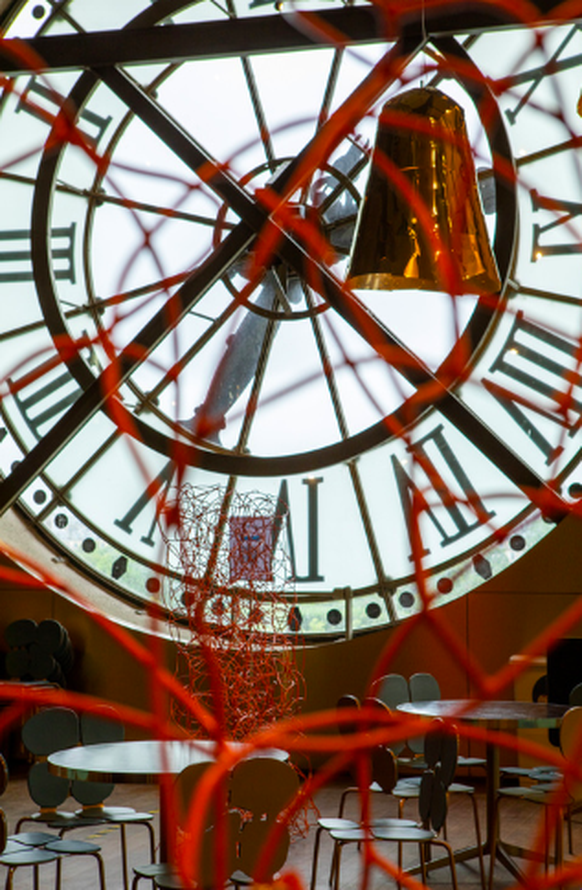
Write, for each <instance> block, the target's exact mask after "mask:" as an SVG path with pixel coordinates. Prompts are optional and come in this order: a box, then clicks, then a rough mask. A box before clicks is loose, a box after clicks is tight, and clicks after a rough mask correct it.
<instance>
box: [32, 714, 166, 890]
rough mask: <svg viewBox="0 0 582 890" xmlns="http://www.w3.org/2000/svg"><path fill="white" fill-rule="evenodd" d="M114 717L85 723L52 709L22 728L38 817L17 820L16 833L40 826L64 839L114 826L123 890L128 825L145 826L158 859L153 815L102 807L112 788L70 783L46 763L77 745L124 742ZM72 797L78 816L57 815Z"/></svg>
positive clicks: (152, 852)
mask: <svg viewBox="0 0 582 890" xmlns="http://www.w3.org/2000/svg"><path fill="white" fill-rule="evenodd" d="M115 717H116V712H115V710H114V709H113V708H110V707H109V706H104V707H103V708H102V709H100V710H99V711H98V712H97V715H96V716H95V715H85V714H83V715H82V717H81V719H79V716H78V715H77V713H76V712H75V711H73V710H71V709H70V708H61V707H50V708H44V709H42V710H40V711H37V713H36V714H33V716H32V717H30V718H29V719H28V720H27V721H26V723H25V724H24V726H23V728H22V741H23V743H24V745H25V747H26V748H27V749H28V751H29V752H30V753H31V754H33V755H34V756H35V757H36V758H37V760H36V762H35V763H34V764H33V765H32V766H31V768H30V770H29V773H28V778H27V783H28V791H29V794H30V796H31V798H32V800H33V801H34V802H35V803H36V804H37V805H38V807H39V810H38V812H35V813H32V814H30V815H28V816H23V817H22V818H21V819H19V821H18V823H17V825H16V831H17V832H18V831H20V829H21V827H22V825H24V824H25V823H26V822H36V823H38V822H42V823H43V824H45V825H46V826H47V827H49V828H53V829H55V830H56V831H58V832H59V835H60V836H61V838H62V836H63V835H64V834H65V833H66V832H69V831H72V830H76V829H80V828H88V827H90V826H97V825H103V824H114V825H117V826H118V827H119V828H120V842H121V861H122V871H123V878H124V887H125V890H127V888H128V877H127V840H126V835H125V827H126V825H128V824H138V825H143V826H145V827H146V829H147V830H148V835H149V848H150V856H151V861H152V862H153V861H154V859H155V838H154V832H153V828H152V826H151V824H150V823H151V821H152V820H153V816H152V814H151V813H136V811H135V810H134V809H133V808H131V807H127V808H126V807H105V806H104V805H103V801H104V800H105V799H106V798H107V797H108V796H109V794H111V792H112V791H113V787H114V786H113V785H112V784H109V783H102V782H79V781H76V782H70V781H69V779H64V778H61V777H59V776H54V775H53V774H52V773H50V772H49V769H48V763H47V760H46V758H47V757H48V756H49V755H50V754H52V753H53V752H54V751H59V750H61V749H63V748H72V747H74V746H75V745H78V744H79V743H82V744H97V743H99V742H104V741H120V740H121V739H122V738H123V733H124V730H123V725H122V724H121V723H120V722H119V721H118V720H116V719H115ZM69 796H72V797H73V798H74V799H75V800H76V801H77V803H80V804H81V808H80V809H77V810H75V811H74V812H71V811H67V810H62V809H59V807H60V806H61V804H63V803H64V802H65V800H67V798H68V797H69Z"/></svg>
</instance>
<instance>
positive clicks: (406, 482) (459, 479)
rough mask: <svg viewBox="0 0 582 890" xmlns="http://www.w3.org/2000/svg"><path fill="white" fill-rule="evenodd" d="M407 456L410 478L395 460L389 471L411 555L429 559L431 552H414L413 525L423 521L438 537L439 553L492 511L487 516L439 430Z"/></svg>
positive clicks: (488, 512)
mask: <svg viewBox="0 0 582 890" xmlns="http://www.w3.org/2000/svg"><path fill="white" fill-rule="evenodd" d="M407 451H408V452H409V453H410V454H411V455H412V457H413V458H414V472H413V473H409V472H408V471H407V470H406V469H405V467H404V465H403V464H402V463H401V461H400V460H399V459H398V458H397V457H396V456H395V455H392V469H393V471H394V477H395V479H396V485H397V488H398V494H399V496H400V502H401V504H402V510H403V513H404V517H405V520H406V527H407V529H408V535H409V538H410V543H411V548H412V553H413V554H414V553H415V552H416V553H417V554H418V555H421V556H427V555H428V554H429V553H430V548H427V547H425V546H424V545H422V544H421V545H420V547H421V549H420V550H419V549H418V546H417V545H418V543H419V536H418V521H417V520H418V519H419V518H420V517H421V516H423V515H425V516H426V517H427V518H428V519H429V521H430V522H431V524H432V526H433V528H434V529H435V531H436V532H437V534H438V536H439V538H440V543H441V547H446V546H447V545H449V544H452V543H453V542H455V541H458V540H459V539H461V538H464V537H465V536H466V535H470V534H471V532H473V531H474V530H475V529H477V528H479V527H480V526H482V525H484V524H485V523H487V522H489V521H490V520H491V519H492V518H493V517H494V516H495V511H493V510H488V509H487V507H486V506H485V504H484V503H483V501H482V499H481V497H480V496H479V494H478V493H477V489H476V488H475V486H474V485H473V483H472V482H471V480H470V478H469V476H468V474H467V473H466V471H465V470H464V469H463V467H462V465H461V463H460V461H459V459H458V457H457V455H456V454H455V452H454V451H453V449H452V447H451V445H450V443H449V442H448V441H447V439H446V437H445V433H444V427H443V424H439V425H438V426H436V427H435V428H434V429H433V430H431V431H430V432H429V433H427V434H426V435H425V436H423V438H422V439H419V440H418V441H417V442H414V443H413V444H411V445H409V446H408V448H407ZM435 496H436V497H435ZM410 558H411V559H412V558H413V556H411V557H410Z"/></svg>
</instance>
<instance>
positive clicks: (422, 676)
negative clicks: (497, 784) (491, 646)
mask: <svg viewBox="0 0 582 890" xmlns="http://www.w3.org/2000/svg"><path fill="white" fill-rule="evenodd" d="M373 693H374V695H375V696H376V697H377V698H379V699H380V701H382V702H384V704H385V705H387V706H388V707H389V708H390V709H391V710H396V708H397V707H398V705H402V704H405V703H406V702H422V701H438V700H440V698H441V690H440V686H439V684H438V680H437V679H436V678H435V677H434V676H433V675H432V674H428V673H416V674H412V676H411V677H410V678H409V680H406V678H405V677H403V676H402V675H401V674H386V675H385V676H383V677H380V678H379V679H378V680H377V681H376V683H375V685H374V689H373ZM405 747H406V748H407V749H408V752H409V756H402V751H403V750H404V748H405ZM423 750H424V738H423V737H422V736H420V737H418V738H409V739H407V740H406V743H404V742H403V743H402V745H400V746H398V747H397V748H395V749H394V751H395V753H396V754H397V755H399V757H398V760H399V763H400V765H401V766H408V767H412V768H416V767H420V768H422V767H423V763H422V754H423ZM457 765H458V766H459V767H480V768H482V769H485V767H486V765H487V764H486V761H485V759H484V758H483V757H468V756H465V755H462V754H459V755H458V759H457Z"/></svg>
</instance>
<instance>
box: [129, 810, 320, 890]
mask: <svg viewBox="0 0 582 890" xmlns="http://www.w3.org/2000/svg"><path fill="white" fill-rule="evenodd" d="M322 831H323V829H322V827H321V825H318V826H317V831H316V832H315V843H314V845H313V861H312V864H311V884H310V890H315V884H316V882H317V860H318V859H319V842H320V840H321V832H322ZM131 890H135V880H134V885H133V886H132V888H131Z"/></svg>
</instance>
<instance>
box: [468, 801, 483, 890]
mask: <svg viewBox="0 0 582 890" xmlns="http://www.w3.org/2000/svg"><path fill="white" fill-rule="evenodd" d="M469 797H470V798H471V803H472V805H473V818H474V820H475V837H476V839H477V849H478V850H479V872H480V874H481V886H482V888H483V890H486V881H485V863H484V862H483V847H482V845H481V826H480V825H479V810H478V808H477V801H476V800H475V795H474V794H470V795H469Z"/></svg>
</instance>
